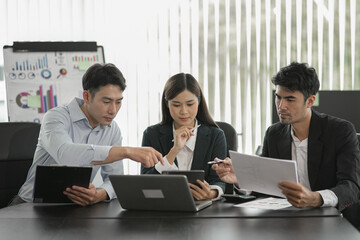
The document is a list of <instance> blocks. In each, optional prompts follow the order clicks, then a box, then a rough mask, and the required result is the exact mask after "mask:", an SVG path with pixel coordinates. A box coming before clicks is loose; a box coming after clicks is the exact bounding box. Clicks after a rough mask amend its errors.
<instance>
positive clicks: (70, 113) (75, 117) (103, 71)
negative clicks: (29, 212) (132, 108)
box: [10, 64, 163, 206]
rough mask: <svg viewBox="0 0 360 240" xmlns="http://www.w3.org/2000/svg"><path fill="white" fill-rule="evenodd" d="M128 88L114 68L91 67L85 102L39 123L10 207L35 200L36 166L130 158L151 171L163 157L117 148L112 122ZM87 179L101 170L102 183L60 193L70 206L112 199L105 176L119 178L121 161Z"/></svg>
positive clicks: (116, 130)
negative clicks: (35, 141)
mask: <svg viewBox="0 0 360 240" xmlns="http://www.w3.org/2000/svg"><path fill="white" fill-rule="evenodd" d="M125 88H126V83H125V79H124V77H123V75H122V73H121V72H120V71H119V69H118V68H116V67H115V66H114V65H113V64H105V65H101V64H95V65H93V66H91V67H90V68H89V69H88V70H87V72H86V73H85V74H84V77H83V89H84V91H83V99H84V100H82V99H79V98H75V99H74V100H72V101H71V102H70V104H69V105H67V106H62V107H57V108H54V109H51V110H49V111H48V112H47V113H46V114H45V116H44V118H43V121H42V125H41V130H40V134H39V141H38V144H37V148H36V151H35V155H34V160H33V164H32V166H31V167H30V170H29V172H28V176H27V179H26V181H25V183H24V185H23V186H22V187H21V189H20V191H19V193H18V196H16V198H15V199H14V200H13V202H12V203H11V204H10V205H14V204H17V203H21V202H32V201H33V190H34V181H35V171H36V166H37V165H46V166H48V165H53V164H59V165H61V164H64V165H80V166H89V165H90V164H91V162H92V161H104V160H109V161H113V160H114V159H116V160H119V159H124V158H130V159H132V160H134V161H137V162H140V163H141V164H143V165H144V166H145V167H152V166H154V165H155V164H156V163H157V162H158V161H160V162H162V163H163V159H162V155H161V154H160V153H159V152H157V151H156V150H154V149H153V148H133V147H121V141H122V137H121V132H120V129H119V127H118V126H117V124H116V123H115V122H113V119H114V118H115V116H116V114H117V113H118V111H119V109H120V107H121V102H122V100H123V96H122V93H123V91H124V90H125ZM92 167H93V171H92V176H91V181H93V179H94V177H95V175H96V173H97V172H98V170H99V169H101V176H102V178H103V184H102V185H101V186H100V187H99V188H95V186H94V185H93V184H90V186H89V188H83V187H79V186H73V187H71V188H67V189H66V190H65V191H64V194H65V195H66V196H67V197H68V198H69V199H70V200H71V201H73V202H74V203H76V204H78V205H81V206H86V205H91V204H95V203H98V202H101V201H104V200H111V199H113V198H115V197H116V195H115V192H114V189H113V187H112V185H111V183H110V180H109V177H108V176H109V174H123V164H122V162H121V161H118V162H114V163H111V164H107V165H92Z"/></svg>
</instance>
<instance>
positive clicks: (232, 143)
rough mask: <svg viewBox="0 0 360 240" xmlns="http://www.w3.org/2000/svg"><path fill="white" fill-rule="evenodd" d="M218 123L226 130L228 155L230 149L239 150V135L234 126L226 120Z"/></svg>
mask: <svg viewBox="0 0 360 240" xmlns="http://www.w3.org/2000/svg"><path fill="white" fill-rule="evenodd" d="M216 124H217V125H218V126H219V127H220V128H221V129H222V130H223V131H224V134H225V138H226V144H227V155H228V156H230V155H229V150H233V151H237V150H238V137H237V132H236V130H235V128H234V127H233V126H231V125H230V124H229V123H226V122H216Z"/></svg>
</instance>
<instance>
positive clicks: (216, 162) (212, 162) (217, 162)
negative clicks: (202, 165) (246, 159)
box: [208, 160, 224, 165]
mask: <svg viewBox="0 0 360 240" xmlns="http://www.w3.org/2000/svg"><path fill="white" fill-rule="evenodd" d="M223 162H224V160H219V161H210V162H208V164H209V165H213V164H220V163H223Z"/></svg>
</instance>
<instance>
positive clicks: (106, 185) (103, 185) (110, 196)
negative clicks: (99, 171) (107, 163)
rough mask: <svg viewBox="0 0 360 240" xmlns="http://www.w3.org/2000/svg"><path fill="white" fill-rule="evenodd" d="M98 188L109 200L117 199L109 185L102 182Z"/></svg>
mask: <svg viewBox="0 0 360 240" xmlns="http://www.w3.org/2000/svg"><path fill="white" fill-rule="evenodd" d="M99 188H103V189H104V190H105V191H106V193H107V195H108V196H109V200H112V199H114V198H117V196H116V194H115V191H114V188H113V187H112V185H111V183H108V182H104V183H103V184H102V185H101V186H100V187H99Z"/></svg>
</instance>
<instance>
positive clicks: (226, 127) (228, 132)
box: [216, 122, 238, 194]
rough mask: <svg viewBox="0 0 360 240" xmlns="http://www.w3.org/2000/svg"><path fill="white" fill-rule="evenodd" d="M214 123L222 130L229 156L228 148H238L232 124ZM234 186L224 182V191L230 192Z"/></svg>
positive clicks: (235, 149)
mask: <svg viewBox="0 0 360 240" xmlns="http://www.w3.org/2000/svg"><path fill="white" fill-rule="evenodd" d="M216 124H217V125H218V126H219V127H220V128H221V129H222V130H223V131H224V134H225V138H226V144H227V156H228V157H229V156H230V155H229V150H233V151H237V150H238V138H237V132H236V130H235V128H234V127H233V126H231V125H230V124H229V123H226V122H216ZM233 191H234V187H233V185H232V184H228V183H226V185H225V192H224V193H226V194H232V193H233Z"/></svg>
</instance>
